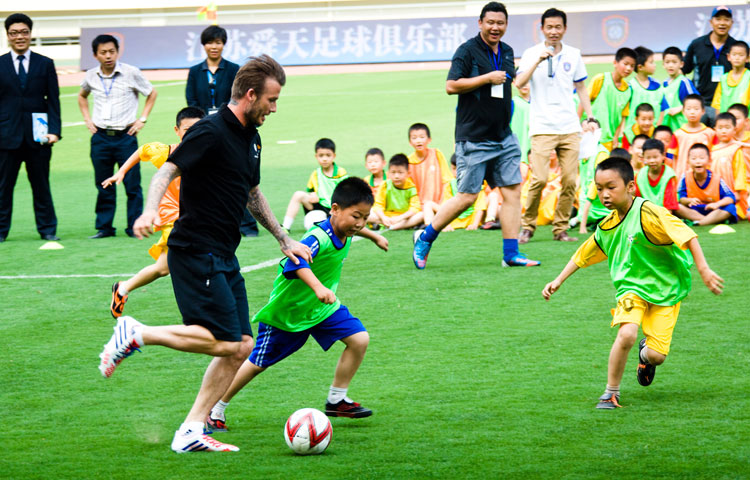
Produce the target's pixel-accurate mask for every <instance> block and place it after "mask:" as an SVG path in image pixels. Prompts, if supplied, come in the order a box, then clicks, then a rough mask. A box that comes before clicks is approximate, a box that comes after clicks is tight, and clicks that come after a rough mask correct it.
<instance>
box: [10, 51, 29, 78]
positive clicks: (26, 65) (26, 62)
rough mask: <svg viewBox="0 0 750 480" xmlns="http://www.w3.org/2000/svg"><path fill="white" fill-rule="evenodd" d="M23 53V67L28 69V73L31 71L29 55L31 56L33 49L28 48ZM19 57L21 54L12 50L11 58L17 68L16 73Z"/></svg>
mask: <svg viewBox="0 0 750 480" xmlns="http://www.w3.org/2000/svg"><path fill="white" fill-rule="evenodd" d="M21 55H23V56H24V59H23V60H21V61H22V62H23V69H24V70H26V74H28V73H29V57H30V56H31V50H26V51H25V52H24V53H22V54H21ZM18 57H19V54H17V53H16V52H14V51H13V50H11V51H10V58H11V59H12V60H13V68H15V69H16V74H18Z"/></svg>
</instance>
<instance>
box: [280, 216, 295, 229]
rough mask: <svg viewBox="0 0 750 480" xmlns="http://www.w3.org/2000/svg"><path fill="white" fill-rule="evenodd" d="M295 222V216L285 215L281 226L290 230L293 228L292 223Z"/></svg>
mask: <svg viewBox="0 0 750 480" xmlns="http://www.w3.org/2000/svg"><path fill="white" fill-rule="evenodd" d="M293 223H294V217H284V221H283V222H282V223H281V226H282V227H284V228H286V229H287V230H289V229H290V228H292V224H293Z"/></svg>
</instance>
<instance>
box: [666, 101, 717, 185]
mask: <svg viewBox="0 0 750 480" xmlns="http://www.w3.org/2000/svg"><path fill="white" fill-rule="evenodd" d="M683 113H684V114H685V118H686V119H687V123H686V124H685V125H683V126H681V127H680V128H679V129H678V130H676V131H675V132H674V136H675V138H676V139H677V155H676V159H675V165H674V167H673V168H674V173H675V174H676V175H677V177H678V178H681V177H682V175H684V174H685V171H686V170H687V163H688V162H687V160H688V152H690V148H691V147H692V146H693V145H695V144H696V143H702V144H703V145H706V146H709V145H713V143H714V138H715V137H716V134H715V132H714V130H713V129H711V128H709V127H707V126H705V125H704V124H703V123H701V117H702V116H703V114H704V113H705V108H704V106H703V97H701V96H700V95H698V94H690V95H688V96H687V97H685V100H684V101H683Z"/></svg>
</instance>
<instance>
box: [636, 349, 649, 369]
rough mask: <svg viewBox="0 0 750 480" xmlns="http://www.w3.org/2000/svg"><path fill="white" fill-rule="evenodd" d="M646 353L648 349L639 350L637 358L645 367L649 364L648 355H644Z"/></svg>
mask: <svg viewBox="0 0 750 480" xmlns="http://www.w3.org/2000/svg"><path fill="white" fill-rule="evenodd" d="M647 353H648V347H643V349H642V350H641V352H640V353H639V354H638V357H639V358H640V359H641V361H642V362H643V363H645V364H646V365H648V364H649V362H648V355H646V354H647Z"/></svg>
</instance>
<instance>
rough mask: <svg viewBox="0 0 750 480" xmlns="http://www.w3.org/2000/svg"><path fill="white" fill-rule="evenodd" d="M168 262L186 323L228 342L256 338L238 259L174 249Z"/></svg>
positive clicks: (170, 250)
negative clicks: (198, 326)
mask: <svg viewBox="0 0 750 480" xmlns="http://www.w3.org/2000/svg"><path fill="white" fill-rule="evenodd" d="M167 263H168V264H169V272H170V274H171V276H172V288H173V289H174V296H175V299H176V300H177V307H179V309H180V313H181V314H182V323H184V324H185V325H200V326H201V327H205V328H206V329H208V331H210V332H211V334H213V336H214V338H216V339H217V340H224V341H227V342H239V341H242V335H250V336H252V335H253V331H252V329H251V328H250V312H249V310H248V306H247V291H246V290H245V279H244V278H242V275H241V274H240V264H239V262H238V261H237V257H233V258H226V257H221V256H218V255H214V254H211V253H193V252H188V251H185V250H181V249H179V248H173V247H170V248H169V253H168V254H167Z"/></svg>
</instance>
